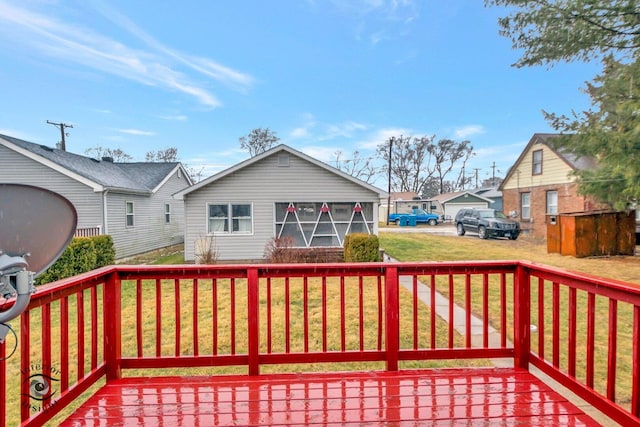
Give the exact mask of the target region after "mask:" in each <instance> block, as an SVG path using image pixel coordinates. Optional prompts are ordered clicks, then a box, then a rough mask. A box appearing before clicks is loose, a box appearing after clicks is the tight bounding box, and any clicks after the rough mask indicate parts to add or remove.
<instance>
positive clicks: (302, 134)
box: [0, 0, 599, 189]
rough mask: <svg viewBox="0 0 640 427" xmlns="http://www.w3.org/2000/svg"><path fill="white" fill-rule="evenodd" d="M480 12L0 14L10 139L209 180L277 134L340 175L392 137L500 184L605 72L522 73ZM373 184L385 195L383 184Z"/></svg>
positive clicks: (580, 68) (389, 3)
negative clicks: (435, 144)
mask: <svg viewBox="0 0 640 427" xmlns="http://www.w3.org/2000/svg"><path fill="white" fill-rule="evenodd" d="M505 13H506V12H505V10H504V9H496V8H485V7H484V2H483V1H482V0H447V1H422V0H272V1H263V0H233V1H205V0H200V1H197V0H192V1H180V2H178V1H170V0H162V1H161V0H153V1H151V0H136V1H129V0H110V1H98V0H78V1H63V0H23V1H20V2H16V1H5V0H0V49H1V52H2V53H1V54H0V93H2V103H3V107H2V108H1V109H0V133H3V134H7V135H10V136H15V137H18V138H23V139H26V140H28V141H32V142H36V143H40V144H46V145H50V146H53V145H55V143H56V142H58V141H59V140H60V133H59V130H57V129H56V128H55V127H54V126H52V125H49V124H47V123H46V121H47V120H51V121H54V122H64V123H68V124H72V125H73V126H74V128H73V129H68V132H69V133H70V136H69V137H68V138H67V140H66V142H67V150H68V151H72V152H75V153H78V154H84V153H85V150H86V149H87V148H91V147H95V146H101V147H108V148H114V149H115V148H120V149H122V150H123V151H125V152H126V153H128V154H129V155H131V156H133V157H134V159H135V160H139V161H142V160H144V155H145V153H146V152H147V151H149V150H158V149H165V148H168V147H177V148H178V154H179V157H180V160H181V161H182V162H183V163H185V164H187V165H188V166H190V167H193V168H196V169H200V168H201V167H204V168H205V169H204V174H205V177H206V176H209V175H211V174H213V173H215V172H218V171H220V170H222V169H224V168H226V167H229V166H231V165H233V164H235V163H237V162H239V161H241V160H244V159H246V158H247V157H248V154H247V153H246V152H244V151H242V150H240V144H239V142H238V138H239V137H241V136H243V135H246V134H248V133H249V131H251V129H254V128H258V127H262V128H265V127H268V128H270V129H271V130H273V131H275V132H277V134H278V136H279V137H280V138H281V141H280V142H282V143H285V144H287V145H290V146H291V147H293V148H295V149H297V150H300V151H302V152H304V153H307V154H309V155H311V156H313V157H315V158H317V159H320V160H323V161H326V162H328V163H331V160H332V159H334V158H335V152H336V151H337V150H341V151H342V152H343V157H344V158H350V157H351V154H352V153H353V151H354V150H358V151H359V152H360V153H361V156H365V157H366V156H369V155H372V154H374V153H375V148H376V146H377V145H379V144H382V143H384V142H385V141H386V140H387V139H388V138H389V137H390V136H392V135H400V134H402V135H405V136H407V135H414V136H424V135H433V134H435V135H436V137H437V139H440V138H451V139H454V140H457V141H461V140H465V139H466V140H470V141H471V143H472V145H473V146H474V148H475V151H476V155H475V156H474V157H473V158H472V159H471V160H470V162H469V164H468V166H467V170H471V171H473V170H474V169H476V168H478V169H479V171H478V176H479V179H481V180H482V179H484V178H487V177H489V176H490V175H491V173H492V169H491V166H492V165H493V164H494V162H495V165H496V168H497V172H496V173H497V175H498V176H504V174H505V173H506V171H507V169H508V168H509V167H510V166H511V165H512V164H513V162H514V160H515V159H516V158H517V156H518V155H519V154H520V152H521V151H522V149H523V148H524V146H525V145H526V143H527V142H528V140H529V139H530V138H531V135H532V134H533V133H535V132H550V131H552V130H551V129H550V128H549V126H548V124H547V123H546V122H545V121H544V119H543V117H542V113H541V110H543V109H544V110H547V111H552V112H557V113H570V112H571V110H572V109H574V110H578V111H582V110H584V109H586V108H588V107H589V99H588V97H587V96H586V95H585V94H583V93H582V92H581V91H580V88H582V87H584V82H585V81H588V80H591V79H592V78H593V77H594V76H595V74H596V73H597V71H598V70H599V64H581V63H577V64H558V65H556V66H554V67H553V68H550V69H548V68H545V67H535V68H525V69H517V68H513V67H511V66H510V64H512V63H513V62H515V60H516V59H517V58H518V57H519V52H517V51H514V50H512V49H511V45H510V41H509V40H507V39H505V38H503V37H501V36H499V34H498V24H497V18H498V17H499V16H502V15H504V14H505ZM376 184H377V185H378V186H380V187H381V188H383V189H384V188H386V185H387V184H386V178H384V177H381V178H380V179H379V180H378V181H376Z"/></svg>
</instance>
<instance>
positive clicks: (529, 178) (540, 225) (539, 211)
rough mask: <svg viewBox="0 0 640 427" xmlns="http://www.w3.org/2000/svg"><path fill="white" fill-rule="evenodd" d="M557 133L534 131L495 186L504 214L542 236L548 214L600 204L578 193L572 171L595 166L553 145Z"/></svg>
mask: <svg viewBox="0 0 640 427" xmlns="http://www.w3.org/2000/svg"><path fill="white" fill-rule="evenodd" d="M558 136H559V134H552V133H536V134H534V135H533V136H532V137H531V139H530V140H529V143H528V144H527V146H526V147H525V148H524V150H523V151H522V153H521V154H520V156H519V157H518V159H517V160H516V162H515V163H514V165H513V166H512V167H511V168H510V169H509V172H508V173H507V176H506V177H505V179H504V181H503V182H502V184H501V185H500V187H499V190H500V191H502V197H503V204H504V207H503V210H504V213H505V214H506V215H510V216H512V217H513V218H514V219H516V220H518V221H520V224H521V227H522V230H523V232H525V233H529V234H530V235H532V236H534V237H541V238H544V237H546V230H547V228H546V227H547V226H546V222H547V217H548V216H549V215H556V214H562V213H575V212H590V211H594V210H598V209H601V208H602V207H603V206H602V205H601V204H598V203H597V202H595V201H594V200H592V199H590V198H588V197H585V196H582V195H581V194H579V193H578V184H577V183H576V178H575V176H573V175H572V172H573V171H575V170H583V169H589V168H593V167H595V166H596V162H595V160H593V159H590V158H586V157H581V158H577V157H575V156H574V155H572V154H569V153H566V152H563V151H562V150H560V149H557V148H555V147H554V144H553V143H552V141H553V138H556V137H558Z"/></svg>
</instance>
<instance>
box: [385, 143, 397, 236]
mask: <svg viewBox="0 0 640 427" xmlns="http://www.w3.org/2000/svg"><path fill="white" fill-rule="evenodd" d="M395 139H396V138H395V136H392V137H391V138H389V168H388V169H389V191H388V194H387V225H389V214H391V153H392V152H393V141H395Z"/></svg>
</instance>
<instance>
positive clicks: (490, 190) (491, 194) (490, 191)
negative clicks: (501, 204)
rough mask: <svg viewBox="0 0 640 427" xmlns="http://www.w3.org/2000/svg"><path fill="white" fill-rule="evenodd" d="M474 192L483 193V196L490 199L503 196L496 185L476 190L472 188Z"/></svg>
mask: <svg viewBox="0 0 640 427" xmlns="http://www.w3.org/2000/svg"><path fill="white" fill-rule="evenodd" d="M472 193H474V194H478V195H482V196H483V197H488V198H490V199H495V198H497V197H502V191H499V190H498V189H497V188H495V187H482V188H476V189H475V190H472Z"/></svg>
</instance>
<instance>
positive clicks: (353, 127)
mask: <svg viewBox="0 0 640 427" xmlns="http://www.w3.org/2000/svg"><path fill="white" fill-rule="evenodd" d="M302 121H303V123H302V124H301V125H300V126H298V127H296V128H294V129H293V130H292V131H291V132H289V138H291V139H306V140H308V141H316V142H320V141H330V140H333V139H336V138H346V139H350V138H353V137H354V136H356V135H357V134H358V133H360V132H363V131H365V130H367V128H368V126H367V125H365V124H363V123H358V122H356V121H353V120H347V121H345V122H342V123H322V122H319V121H318V120H316V118H315V117H314V116H313V115H312V114H309V113H307V114H304V115H303V116H302Z"/></svg>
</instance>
